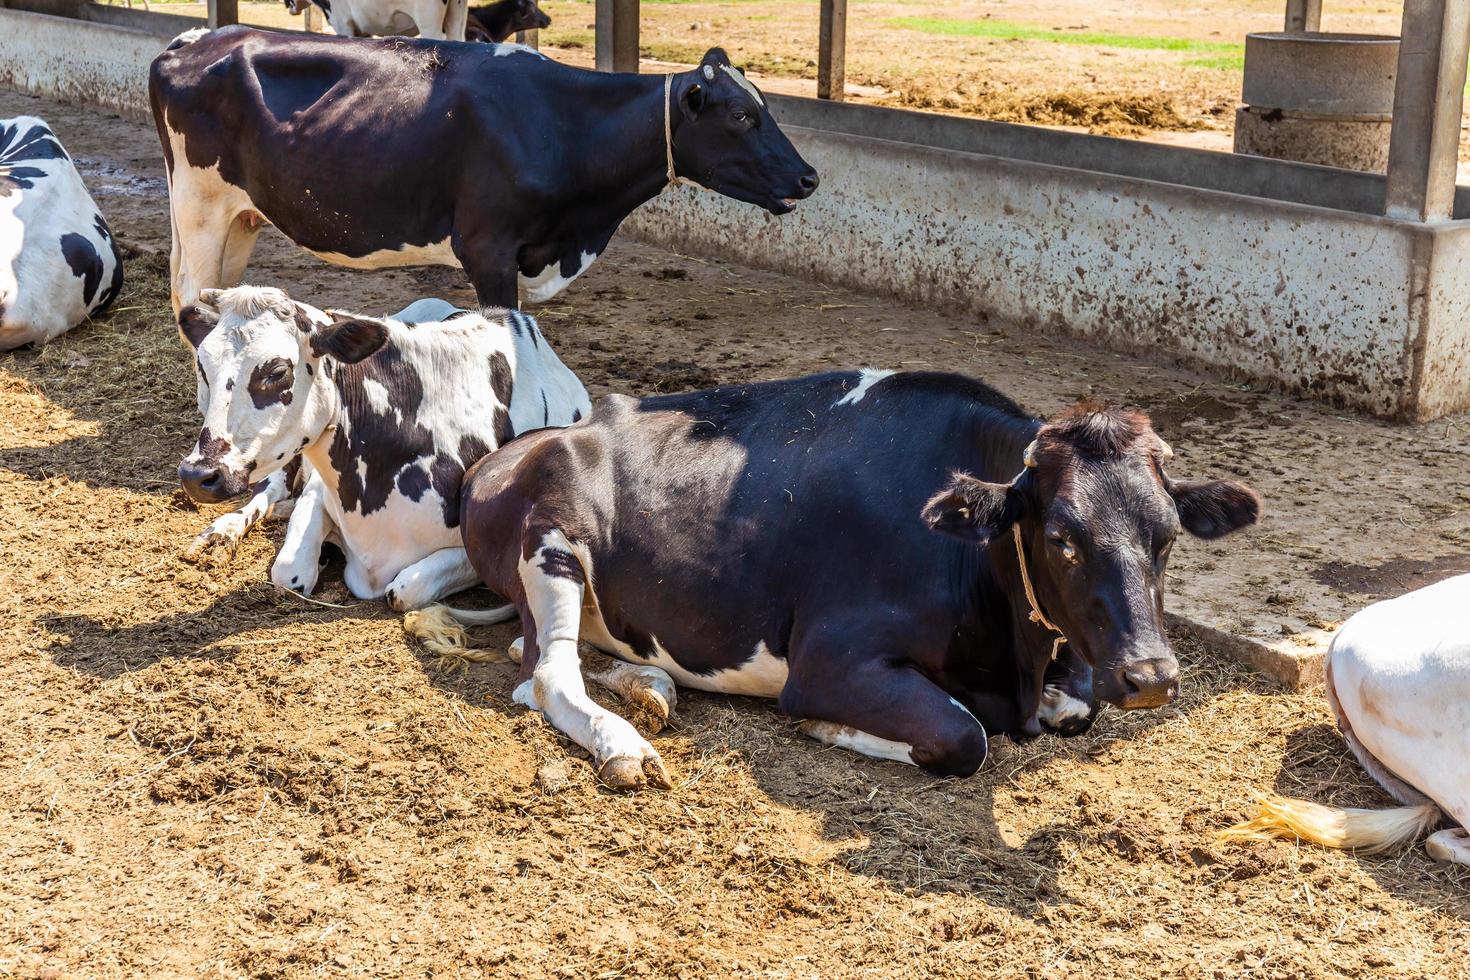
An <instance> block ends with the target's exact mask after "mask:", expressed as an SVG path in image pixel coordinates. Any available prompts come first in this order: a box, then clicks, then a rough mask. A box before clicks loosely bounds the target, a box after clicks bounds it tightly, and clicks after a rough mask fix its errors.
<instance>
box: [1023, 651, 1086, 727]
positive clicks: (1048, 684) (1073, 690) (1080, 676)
mask: <svg viewBox="0 0 1470 980" xmlns="http://www.w3.org/2000/svg"><path fill="white" fill-rule="evenodd" d="M1101 708H1102V705H1101V704H1100V702H1099V701H1098V700H1097V697H1096V696H1095V695H1094V694H1093V693H1092V668H1091V667H1090V666H1088V663H1087V661H1086V660H1084V659H1083V658H1082V656H1081V655H1080V654H1078V653H1077V652H1076V651H1075V650H1073V649H1072V645H1071V644H1070V643H1067V644H1063V645H1062V648H1061V651H1060V652H1059V653H1058V654H1057V659H1056V660H1053V661H1052V662H1051V663H1049V664H1047V666H1046V680H1045V682H1044V684H1043V686H1042V688H1041V706H1040V707H1039V708H1038V709H1037V711H1036V722H1037V723H1038V725H1037V727H1039V728H1041V729H1044V730H1047V731H1050V732H1053V733H1055V734H1057V735H1061V736H1062V737H1063V738H1071V737H1072V736H1075V735H1081V734H1083V733H1084V732H1086V731H1087V730H1088V729H1090V728H1091V727H1092V723H1093V722H1094V721H1096V720H1097V714H1098V712H1099V711H1100V710H1101ZM1030 729H1031V726H1030V725H1028V726H1027V731H1028V734H1029V733H1031V731H1030Z"/></svg>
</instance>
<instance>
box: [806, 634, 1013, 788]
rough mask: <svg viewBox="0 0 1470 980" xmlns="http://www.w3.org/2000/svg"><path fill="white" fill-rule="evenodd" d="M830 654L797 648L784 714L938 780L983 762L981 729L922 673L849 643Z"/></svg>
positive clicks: (816, 732)
mask: <svg viewBox="0 0 1470 980" xmlns="http://www.w3.org/2000/svg"><path fill="white" fill-rule="evenodd" d="M833 649H834V650H840V652H839V653H835V654H833V655H831V656H826V655H824V654H823V653H822V652H820V651H814V650H802V649H801V648H800V647H799V646H794V647H793V651H792V663H791V673H790V675H789V676H788V677H787V681H786V686H785V688H783V689H782V691H781V698H780V704H781V710H782V711H784V712H786V713H787V714H788V715H791V716H793V717H795V718H802V719H806V720H805V721H803V722H802V724H801V728H802V731H804V732H805V733H806V734H808V735H810V736H812V737H813V738H815V739H817V740H819V741H822V742H826V743H827V744H829V745H840V746H842V747H843V748H847V749H852V750H853V751H855V752H860V753H862V754H863V755H868V756H873V757H874V758H879V759H891V760H893V761H895V762H907V763H910V764H912V765H916V766H919V767H920V768H923V769H926V770H928V771H929V772H932V773H936V774H938V775H941V776H968V775H970V774H971V773H973V772H975V771H976V770H977V769H979V768H980V766H981V765H983V764H984V762H985V756H986V752H987V739H986V735H985V728H984V726H983V725H981V724H980V722H979V721H978V720H977V719H976V718H975V716H974V715H973V714H971V713H970V710H969V709H968V708H966V707H965V706H964V705H962V704H960V703H959V702H958V701H956V700H955V699H954V698H952V697H950V696H949V695H948V694H946V693H945V692H944V691H943V690H942V689H941V688H939V687H938V686H937V685H935V684H934V682H933V681H931V680H929V679H928V678H927V677H925V676H924V675H923V674H921V673H919V672H918V671H917V670H915V669H914V668H913V667H910V666H908V665H906V664H904V663H902V662H901V661H895V660H893V659H892V658H891V657H889V656H887V655H886V654H884V653H882V652H880V651H877V650H873V651H872V652H871V653H863V652H861V651H862V648H861V647H859V648H858V649H857V650H853V649H852V647H851V645H849V644H847V643H845V642H844V643H839V644H837V645H836V646H834V647H833Z"/></svg>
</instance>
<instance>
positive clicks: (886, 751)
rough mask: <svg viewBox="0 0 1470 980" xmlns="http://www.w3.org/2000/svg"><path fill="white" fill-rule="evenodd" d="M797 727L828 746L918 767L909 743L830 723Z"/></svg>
mask: <svg viewBox="0 0 1470 980" xmlns="http://www.w3.org/2000/svg"><path fill="white" fill-rule="evenodd" d="M797 727H798V728H800V729H801V730H802V732H804V733H805V734H806V735H808V736H810V737H812V738H814V739H816V740H817V741H818V742H825V743H826V744H827V745H835V746H837V747H838V748H843V749H851V750H852V751H853V752H858V753H860V754H862V755H866V756H870V757H872V758H874V759H887V760H889V761H890V762H903V763H907V764H908V765H911V766H912V765H916V763H915V762H914V747H913V746H912V745H910V744H909V743H907V742H894V741H891V740H889V739H886V738H879V737H878V736H876V735H869V734H868V733H867V732H860V731H858V730H857V729H856V728H850V727H848V726H847V725H839V724H836V723H835V722H830V721H803V722H802V723H801V724H799V725H798V726H797Z"/></svg>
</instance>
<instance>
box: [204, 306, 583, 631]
mask: <svg viewBox="0 0 1470 980" xmlns="http://www.w3.org/2000/svg"><path fill="white" fill-rule="evenodd" d="M436 302H438V301H436ZM412 309H413V308H412V307H411V308H410V310H412ZM406 312H407V311H406ZM179 326H180V329H181V330H182V331H183V333H184V335H185V337H186V338H188V340H189V342H190V343H191V344H192V345H193V346H194V349H195V351H196V352H197V358H198V371H199V386H200V392H199V399H200V404H201V405H203V406H204V427H203V429H202V430H201V431H200V433H199V441H198V443H197V444H196V445H195V447H194V451H193V452H192V453H190V455H189V456H188V457H187V458H186V459H185V460H184V462H183V463H182V464H181V465H180V466H179V479H180V482H182V484H183V486H184V489H185V490H186V491H187V492H188V494H189V495H190V496H191V497H193V498H194V499H195V500H199V501H204V502H218V501H221V500H227V499H229V498H231V497H235V496H238V495H239V494H241V493H243V492H245V490H246V488H247V487H248V486H249V485H250V484H251V483H253V482H255V481H258V480H261V479H263V478H265V477H267V476H269V475H270V474H272V473H273V472H275V471H277V470H280V469H281V468H283V467H285V466H286V465H287V464H288V463H289V462H290V461H291V460H292V459H294V458H295V457H297V456H298V455H299V456H301V457H303V458H304V459H305V461H306V462H307V463H309V464H310V472H309V476H308V478H307V481H306V487H305V489H304V490H303V491H302V493H301V498H300V500H299V501H298V502H297V503H296V506H295V509H294V510H293V511H292V513H291V519H290V523H289V524H288V525H287V530H286V540H285V544H284V545H283V546H282V548H281V552H280V554H279V555H278V556H277V558H276V561H275V564H274V565H273V566H272V568H271V579H272V581H274V582H275V583H276V584H277V585H280V586H282V587H284V588H288V589H294V590H296V591H298V592H302V593H309V592H310V591H311V590H312V589H313V588H314V587H315V585H316V579H317V573H318V569H319V561H318V558H319V555H320V552H321V545H322V542H323V541H326V540H331V541H333V542H335V543H336V544H338V545H339V546H340V547H341V548H342V550H343V552H344V553H345V554H346V557H347V570H346V574H345V580H346V583H347V587H348V588H349V589H350V590H351V591H352V593H353V595H355V596H357V597H359V598H363V599H368V598H375V597H378V596H386V597H387V599H388V601H389V603H390V604H391V605H392V606H393V607H394V608H395V609H399V610H406V609H413V608H417V607H418V606H421V605H424V604H425V603H428V602H430V601H432V600H434V599H435V598H438V597H440V596H443V595H447V594H449V593H452V592H456V591H459V590H460V589H464V588H467V587H469V586H470V585H473V584H474V583H476V582H477V581H478V578H477V577H476V575H475V572H474V569H473V568H472V567H471V566H470V564H469V561H468V559H467V558H466V555H465V551H464V546H463V542H462V541H461V539H460V534H459V493H460V480H461V477H462V476H463V474H464V471H465V469H466V468H467V467H468V466H470V465H471V464H473V463H474V462H476V461H477V460H478V459H480V457H482V456H484V455H485V454H486V453H489V452H491V451H492V450H494V449H496V448H497V447H498V446H501V445H503V444H505V443H506V442H507V441H509V440H510V439H511V438H512V436H514V435H515V434H516V433H517V432H522V431H525V430H528V429H533V428H540V427H543V426H560V425H568V424H570V423H572V422H574V421H576V420H578V419H580V418H582V417H583V416H584V415H586V414H587V412H588V411H589V410H590V405H589V403H588V400H587V392H586V390H585V389H584V388H583V387H582V383H581V382H580V381H578V380H577V376H576V375H574V374H573V373H572V372H571V371H570V370H569V369H568V368H567V367H566V366H565V365H564V364H562V362H561V360H560V358H558V357H557V356H556V353H555V352H554V351H553V350H552V349H551V347H550V345H549V344H548V343H547V342H546V338H545V337H543V336H542V335H541V332H540V330H539V329H538V328H537V326H536V322H535V321H534V320H533V319H531V317H529V316H526V315H525V314H523V313H518V312H506V311H494V310H486V311H485V312H484V313H483V314H479V313H464V312H459V313H456V314H454V315H452V316H450V317H448V318H447V319H444V320H442V321H440V322H420V323H417V324H415V325H413V326H408V325H406V324H404V323H401V322H398V321H395V320H389V319H375V318H370V317H357V316H353V315H350V314H344V313H338V312H332V313H324V312H322V311H321V310H318V309H315V308H314V307H311V306H308V305H306V304H305V303H298V302H295V301H293V300H291V299H290V298H289V297H288V296H287V295H286V294H285V293H284V292H282V291H281V290H279V289H266V288H258V287H252V286H240V287H237V288H234V289H229V290H222V291H213V290H211V291H208V292H206V293H204V294H203V295H202V296H201V297H200V302H199V303H198V304H194V305H191V306H188V307H185V309H184V311H183V313H182V314H180V317H179Z"/></svg>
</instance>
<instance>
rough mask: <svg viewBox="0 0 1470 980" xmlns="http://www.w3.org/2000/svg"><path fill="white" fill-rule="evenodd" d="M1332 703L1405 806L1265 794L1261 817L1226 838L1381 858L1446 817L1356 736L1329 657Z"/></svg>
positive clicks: (1352, 742)
mask: <svg viewBox="0 0 1470 980" xmlns="http://www.w3.org/2000/svg"><path fill="white" fill-rule="evenodd" d="M1327 702H1328V703H1329V704H1330V705H1331V706H1332V713H1333V714H1334V715H1336V716H1337V727H1338V728H1339V729H1341V731H1342V734H1343V738H1344V739H1346V740H1347V743H1348V747H1349V748H1350V749H1352V752H1353V755H1355V756H1356V757H1357V759H1358V761H1359V762H1360V763H1362V764H1363V768H1364V769H1366V770H1368V774H1369V775H1371V776H1372V777H1373V778H1374V780H1376V781H1377V782H1378V784H1379V785H1380V786H1382V787H1383V788H1384V789H1386V790H1388V792H1389V793H1390V795H1392V796H1393V798H1394V799H1396V800H1398V801H1399V802H1400V803H1403V804H1405V805H1404V806H1397V807H1390V808H1388V809H1386V810H1364V809H1358V808H1355V807H1335V806H1323V805H1322V804H1320V803H1311V802H1309V801H1307V800H1294V799H1290V798H1288V797H1285V796H1277V795H1276V794H1275V793H1266V794H1263V795H1262V796H1261V797H1260V799H1259V800H1258V801H1257V802H1258V812H1257V813H1256V816H1255V817H1254V818H1253V819H1251V820H1247V821H1245V822H1243V823H1238V824H1236V825H1235V826H1233V827H1230V828H1227V829H1226V830H1224V831H1222V832H1221V833H1220V838H1221V839H1222V840H1266V839H1268V838H1271V837H1285V838H1287V839H1295V840H1305V841H1311V842H1312V843H1314V844H1321V845H1323V846H1324V847H1336V848H1340V849H1342V850H1353V851H1362V852H1363V853H1365V854H1378V853H1380V852H1382V851H1392V850H1396V849H1397V848H1400V847H1403V846H1405V845H1406V844H1411V843H1413V842H1414V841H1416V840H1418V839H1419V838H1420V837H1422V836H1424V834H1425V833H1427V832H1428V831H1430V830H1432V829H1433V828H1434V827H1435V826H1436V825H1437V824H1438V823H1440V821H1442V820H1443V819H1444V814H1443V813H1442V812H1441V811H1440V809H1439V807H1438V806H1436V805H1435V803H1434V802H1433V801H1432V800H1430V799H1429V797H1427V796H1425V795H1424V794H1423V793H1420V792H1419V791H1418V790H1416V789H1415V788H1414V787H1412V786H1410V785H1409V784H1408V783H1405V782H1404V781H1403V780H1401V779H1399V777H1398V776H1396V775H1395V774H1394V773H1393V771H1392V770H1391V769H1389V768H1388V767H1387V766H1385V765H1384V764H1383V763H1382V762H1380V761H1379V760H1378V758H1377V757H1376V756H1374V755H1373V753H1372V752H1369V751H1368V747H1367V746H1366V745H1364V744H1363V743H1362V741H1361V740H1359V738H1358V737H1357V735H1355V734H1354V733H1353V729H1352V725H1351V723H1350V722H1349V721H1348V719H1347V718H1346V717H1345V716H1344V715H1343V713H1342V705H1341V704H1339V703H1338V700H1337V691H1336V690H1335V689H1334V688H1333V686H1332V657H1331V655H1330V654H1329V655H1328V658H1327Z"/></svg>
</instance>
